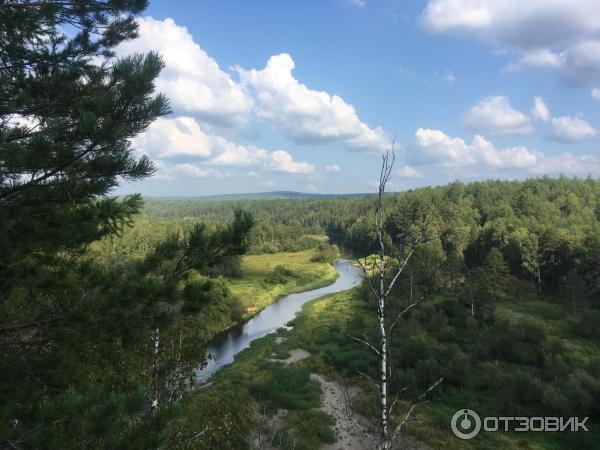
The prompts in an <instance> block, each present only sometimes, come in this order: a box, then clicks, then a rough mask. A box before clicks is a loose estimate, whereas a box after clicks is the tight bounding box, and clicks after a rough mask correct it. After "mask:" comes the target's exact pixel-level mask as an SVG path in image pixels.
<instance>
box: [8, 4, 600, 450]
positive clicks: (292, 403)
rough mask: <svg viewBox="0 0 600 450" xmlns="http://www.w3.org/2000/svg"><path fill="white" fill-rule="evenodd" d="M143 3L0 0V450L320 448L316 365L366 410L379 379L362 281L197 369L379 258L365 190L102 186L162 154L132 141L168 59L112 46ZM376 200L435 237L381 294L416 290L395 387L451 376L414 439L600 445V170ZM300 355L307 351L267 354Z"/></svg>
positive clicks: (323, 415)
mask: <svg viewBox="0 0 600 450" xmlns="http://www.w3.org/2000/svg"><path fill="white" fill-rule="evenodd" d="M146 6H147V2H146V1H144V0H112V1H106V2H74V1H61V2H29V3H28V2H13V3H12V4H7V5H5V4H0V25H1V26H0V59H1V61H0V62H1V67H2V71H1V72H0V117H1V120H0V237H1V239H0V367H1V373H2V377H1V378H0V398H1V400H2V401H1V402H0V448H3V449H4V448H7V449H9V448H10V449H42V448H51V449H81V448H98V449H116V448H127V449H129V448H133V449H137V448H139V449H142V448H144V449H145V448H205V449H216V448H224V449H236V450H237V449H244V448H253V447H254V448H256V447H259V448H260V447H261V445H262V444H265V445H266V446H267V447H273V446H276V447H279V448H284V449H292V448H293V449H301V448H306V449H313V448H317V447H318V446H319V445H321V444H325V443H329V444H333V443H335V440H336V428H335V427H336V426H338V425H339V424H337V422H336V420H337V419H336V418H334V417H333V415H332V414H330V413H327V412H325V411H323V410H321V409H317V408H318V407H319V406H320V405H321V404H322V398H323V397H324V396H325V395H326V394H327V392H326V390H325V389H324V388H323V387H322V386H326V385H325V384H321V382H318V381H316V380H319V379H320V378H319V377H320V376H322V375H327V376H328V377H330V379H331V380H334V381H335V382H336V383H337V385H340V386H346V387H350V388H356V389H358V396H357V398H356V401H355V402H354V403H353V404H352V405H351V407H352V408H353V409H355V410H357V411H358V412H359V413H360V414H361V415H362V416H363V417H365V418H366V419H368V418H370V417H374V416H375V415H376V410H377V395H376V393H373V392H372V391H370V390H369V386H368V383H366V382H365V379H364V377H362V376H361V375H364V376H366V377H367V378H369V377H370V378H372V377H375V376H377V375H376V365H377V359H376V358H374V356H373V354H372V353H370V352H369V349H368V348H365V346H364V345H363V342H360V340H359V341H357V340H352V339H349V338H348V336H350V335H351V334H358V335H360V336H363V337H364V339H363V340H364V341H369V340H373V339H375V338H376V335H377V324H376V321H375V315H374V311H375V310H376V309H377V306H376V305H375V303H374V301H373V297H372V295H371V292H370V291H369V289H368V283H369V282H370V281H371V280H370V279H369V278H367V280H366V281H365V280H363V283H362V285H361V286H359V287H357V288H355V289H352V290H348V291H345V292H342V293H338V294H333V295H331V296H328V297H325V298H323V299H317V300H316V301H314V302H312V303H309V304H307V305H306V307H305V309H304V310H303V311H302V312H301V314H300V315H299V316H298V317H297V318H296V319H294V320H293V321H292V322H291V323H290V324H289V325H290V326H289V327H288V328H282V329H280V330H278V331H277V335H274V334H269V335H268V336H266V337H264V338H262V339H259V340H257V341H255V342H254V343H253V344H252V346H250V348H248V349H246V350H244V351H243V352H241V353H240V354H239V355H238V359H237V360H236V362H235V363H233V364H232V365H230V366H228V367H226V368H225V369H223V370H222V371H221V372H219V373H217V374H216V376H215V377H214V379H211V381H210V382H209V383H206V384H204V385H202V386H198V383H197V380H196V375H197V371H198V369H200V368H202V367H204V366H205V365H206V364H207V346H208V345H209V343H210V342H212V340H213V338H215V336H217V335H218V334H219V333H221V332H223V331H224V330H228V329H232V328H234V327H235V326H236V325H239V324H240V323H242V322H244V321H245V320H247V319H249V318H251V317H253V316H255V315H257V314H258V313H259V312H260V311H261V309H263V308H265V307H266V306H268V305H269V304H271V303H273V302H275V301H276V300H277V299H279V298H280V297H281V296H283V295H286V294H289V293H295V292H299V291H304V290H308V289H314V288H318V287H320V286H323V285H326V284H329V283H332V282H333V281H334V280H335V279H336V276H337V273H336V270H335V269H334V268H333V266H332V263H334V262H335V261H336V260H337V259H338V257H339V256H340V255H343V256H345V257H347V258H350V259H352V260H353V261H355V258H366V259H367V260H368V259H369V258H370V257H372V255H373V254H374V253H376V251H377V247H378V245H381V242H378V240H379V239H378V237H377V236H376V235H375V233H374V229H375V225H376V224H375V219H374V217H375V215H374V211H375V198H374V197H373V196H370V195H364V196H351V197H333V198H329V197H328V198H310V199H294V198H281V199H246V198H245V199H232V200H215V199H212V200H197V199H196V200H186V199H178V200H160V199H152V200H147V201H146V202H145V203H144V201H143V199H142V198H141V196H139V195H131V196H125V197H117V196H111V195H110V194H111V192H112V189H113V188H114V187H116V186H117V185H118V183H119V180H121V179H125V180H128V181H136V180H141V179H144V178H147V177H150V176H152V175H153V174H154V173H155V172H156V170H157V169H156V167H155V166H154V164H153V163H152V161H150V159H149V158H148V157H146V156H140V155H139V154H137V153H136V152H135V151H134V149H133V148H132V146H131V139H132V138H133V137H135V136H136V135H138V134H139V133H141V132H143V131H144V130H146V129H147V127H148V126H149V124H150V123H151V122H152V121H153V120H155V119H156V118H158V117H161V116H163V115H166V114H168V113H169V112H170V106H169V102H168V99H166V98H165V97H164V96H163V95H161V94H157V93H155V80H156V78H157V77H158V75H159V73H160V72H161V70H162V69H163V66H164V64H163V61H162V59H161V57H160V56H159V55H158V54H155V53H148V54H146V55H133V56H129V57H124V58H116V57H115V55H114V48H115V47H116V46H117V45H118V44H119V43H120V42H123V41H126V40H130V39H134V38H135V37H136V35H137V25H136V22H135V17H136V16H137V15H139V14H140V13H141V12H142V11H144V9H145V8H146ZM65 30H68V31H69V32H66V31H65ZM100 60H101V61H103V62H99V61H100ZM384 204H385V210H384V215H383V219H382V222H381V223H379V225H381V226H383V228H384V229H385V231H386V235H385V236H386V237H385V239H386V242H385V244H386V245H388V244H389V246H393V245H396V246H399V247H400V248H401V247H402V244H403V242H406V240H405V239H406V236H410V235H412V234H414V232H415V229H423V230H425V232H426V233H427V239H422V240H420V241H419V242H418V244H417V245H416V246H415V248H414V253H411V256H412V257H410V259H407V265H406V269H405V270H404V272H403V276H402V277H401V278H400V279H399V282H398V283H397V284H396V285H395V286H394V289H393V290H391V291H390V295H389V302H390V303H389V308H390V310H391V311H395V312H398V311H402V310H404V309H406V308H407V305H412V304H413V303H415V302H414V300H415V299H418V302H417V303H418V305H416V306H415V307H414V308H413V307H412V306H409V309H410V311H409V312H408V314H407V315H406V316H403V320H402V322H401V324H400V326H398V327H396V328H395V329H394V330H395V331H394V334H392V335H391V336H390V355H392V356H391V368H392V371H393V373H394V374H395V377H394V378H393V379H392V380H391V381H390V387H391V389H392V390H393V391H394V392H396V393H397V394H398V396H397V397H396V398H397V399H398V401H399V402H400V403H402V406H407V405H410V404H411V403H410V402H411V401H412V400H414V399H415V398H419V393H420V392H423V390H424V389H427V387H428V386H432V382H434V380H436V379H442V380H443V382H441V383H440V384H439V385H438V384H435V390H433V389H432V390H431V392H430V395H429V397H428V401H429V403H427V404H424V405H422V408H420V410H419V412H418V414H419V416H418V418H419V419H420V420H416V421H414V422H412V423H411V424H410V426H409V427H408V428H407V429H406V434H405V436H406V438H407V439H414V440H416V441H417V442H424V443H426V444H429V445H430V446H433V447H436V448H494V447H498V446H501V447H503V448H523V447H525V448H545V449H550V448H564V449H567V448H574V447H577V448H594V446H595V447H596V448H597V442H598V439H599V438H598V430H599V429H600V428H599V427H600V409H599V408H600V381H599V380H600V353H599V350H598V348H600V347H599V346H598V344H600V328H599V327H598V324H599V323H600V182H599V181H598V180H594V179H592V178H587V179H570V178H565V177H561V178H558V179H552V178H540V179H531V180H527V181H522V182H518V181H487V182H477V183H471V184H468V185H465V184H462V183H460V182H455V183H452V184H449V185H446V186H440V187H431V188H422V189H417V190H413V191H406V192H399V193H392V194H388V195H386V196H384ZM424 217H425V218H426V229H425V228H422V227H421V224H420V222H421V221H422V220H423V218H424ZM371 260H372V261H373V262H376V258H371ZM381 260H384V258H381ZM367 272H368V271H367ZM388 277H389V274H388ZM399 317H400V316H399ZM234 329H235V328H234ZM298 350H303V351H304V353H302V352H300V353H298ZM292 351H296V353H295V354H296V355H297V354H302V355H304V357H303V359H302V360H300V361H291V362H290V361H288V363H289V364H281V363H280V362H279V360H286V359H287V358H288V356H290V355H291V352H292ZM315 377H316V378H315ZM331 383H333V382H331ZM427 392H429V391H427ZM464 407H474V408H477V409H478V410H479V411H480V412H482V413H485V414H490V415H493V414H496V415H499V414H511V415H560V416H571V415H576V416H589V417H590V421H589V424H590V427H591V429H592V431H591V432H589V433H558V434H555V433H548V434H544V435H536V434H526V435H525V434H522V435H516V434H515V433H506V434H503V433H498V434H494V435H492V434H486V435H483V436H482V437H481V439H480V440H478V441H474V442H471V443H467V442H462V441H457V440H456V439H455V438H454V437H453V436H452V435H451V433H450V431H449V418H450V417H451V416H452V414H453V412H454V411H456V410H457V409H460V408H464ZM400 411H402V410H398V412H397V413H396V414H395V415H392V416H391V417H390V421H391V423H397V422H398V421H399V420H401V417H400V414H401V413H400ZM336 424H337V425H336ZM337 431H338V432H339V429H338V430H337ZM257 433H258V434H261V436H257ZM259 438H260V439H259ZM263 438H264V439H266V442H265V441H264V439H263ZM259 444H260V445H259ZM263 447H264V446H263Z"/></svg>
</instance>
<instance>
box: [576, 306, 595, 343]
mask: <svg viewBox="0 0 600 450" xmlns="http://www.w3.org/2000/svg"><path fill="white" fill-rule="evenodd" d="M574 332H575V334H577V336H580V337H584V338H587V339H597V338H600V311H585V313H583V314H580V315H579V317H578V318H577V319H576V320H575V322H574Z"/></svg>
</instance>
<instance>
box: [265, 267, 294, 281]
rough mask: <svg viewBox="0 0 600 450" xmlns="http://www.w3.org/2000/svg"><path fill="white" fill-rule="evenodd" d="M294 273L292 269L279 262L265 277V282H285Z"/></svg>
mask: <svg viewBox="0 0 600 450" xmlns="http://www.w3.org/2000/svg"><path fill="white" fill-rule="evenodd" d="M292 275H293V273H292V271H291V270H288V269H286V268H285V266H283V265H281V264H279V265H277V266H275V268H274V269H273V270H272V271H271V272H269V273H268V275H267V276H266V277H265V282H266V283H269V284H285V283H287V282H288V278H289V277H291V276H292Z"/></svg>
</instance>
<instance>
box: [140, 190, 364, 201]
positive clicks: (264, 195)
mask: <svg viewBox="0 0 600 450" xmlns="http://www.w3.org/2000/svg"><path fill="white" fill-rule="evenodd" d="M365 195H372V194H368V193H357V194H311V193H306V192H294V191H273V192H258V193H254V194H223V195H203V196H185V197H182V196H177V197H175V196H174V197H146V198H152V199H156V200H207V201H210V200H272V199H289V200H310V199H320V198H339V197H363V196H365Z"/></svg>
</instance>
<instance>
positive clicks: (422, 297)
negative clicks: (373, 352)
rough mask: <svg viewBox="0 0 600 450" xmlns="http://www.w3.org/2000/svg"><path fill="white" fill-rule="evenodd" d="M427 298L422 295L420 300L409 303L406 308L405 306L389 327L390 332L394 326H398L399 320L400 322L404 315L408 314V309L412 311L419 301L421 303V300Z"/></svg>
mask: <svg viewBox="0 0 600 450" xmlns="http://www.w3.org/2000/svg"><path fill="white" fill-rule="evenodd" d="M424 298H425V296H421V298H420V299H419V300H417V301H416V302H414V303H411V304H410V305H408V306H407V307H406V308H404V309H403V310H402V311H400V312H399V313H398V315H397V316H396V319H395V320H394V322H393V323H392V324H391V325H390V327H389V328H388V332H392V330H393V329H394V328H396V325H398V322H400V319H401V318H402V317H403V316H404V314H406V313H407V312H408V311H410V310H411V309H412V308H414V307H415V306H417V305H418V304H419V303H421V301H422V300H423V299H424Z"/></svg>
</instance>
